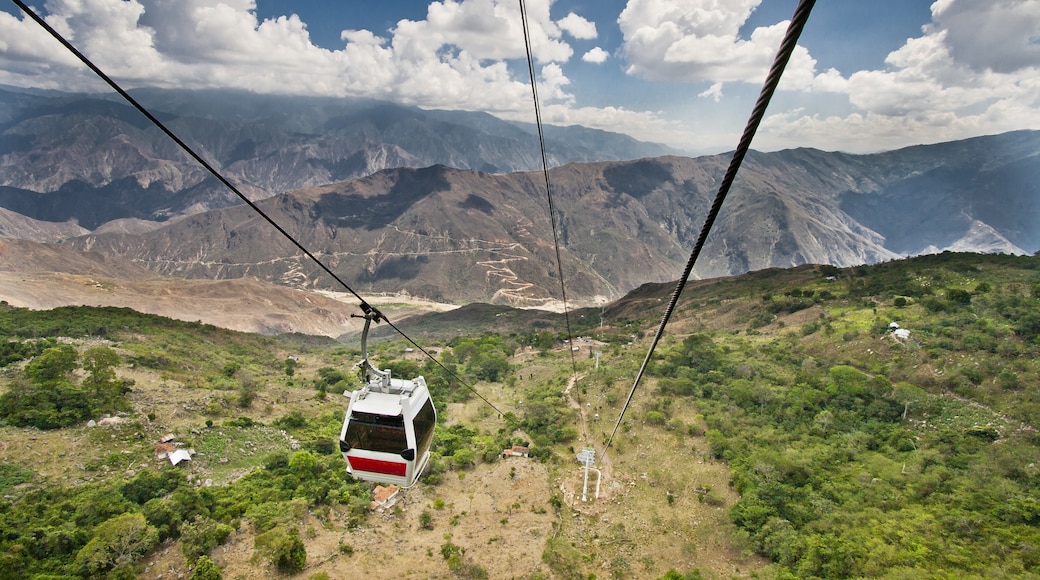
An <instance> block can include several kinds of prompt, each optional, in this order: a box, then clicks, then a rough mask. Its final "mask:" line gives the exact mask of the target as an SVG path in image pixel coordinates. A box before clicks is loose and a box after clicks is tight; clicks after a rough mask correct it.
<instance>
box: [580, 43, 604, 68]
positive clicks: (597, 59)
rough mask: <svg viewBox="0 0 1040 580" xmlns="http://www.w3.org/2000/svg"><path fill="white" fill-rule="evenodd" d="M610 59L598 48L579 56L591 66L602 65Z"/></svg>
mask: <svg viewBox="0 0 1040 580" xmlns="http://www.w3.org/2000/svg"><path fill="white" fill-rule="evenodd" d="M608 58H610V53H609V52H607V51H605V50H603V49H602V48H600V47H598V46H597V47H595V48H593V49H591V50H589V51H588V52H586V53H585V54H583V55H582V56H581V60H583V61H585V62H591V63H592V64H603V63H605V62H607V59H608Z"/></svg>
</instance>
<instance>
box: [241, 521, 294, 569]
mask: <svg viewBox="0 0 1040 580" xmlns="http://www.w3.org/2000/svg"><path fill="white" fill-rule="evenodd" d="M253 547H254V548H256V552H257V554H256V556H255V557H259V556H262V557H264V558H267V560H268V561H269V562H270V563H271V564H273V565H274V566H275V567H276V568H278V569H279V570H281V571H282V572H286V573H288V574H292V573H294V572H299V571H300V570H302V569H303V566H304V564H306V563H307V548H306V547H305V546H304V545H303V540H301V539H300V536H299V535H298V533H297V532H296V530H291V531H290V530H286V529H285V528H284V527H281V526H278V527H276V528H274V529H272V530H270V531H268V532H264V533H262V534H260V535H259V536H257V537H256V540H255V541H254V542H253Z"/></svg>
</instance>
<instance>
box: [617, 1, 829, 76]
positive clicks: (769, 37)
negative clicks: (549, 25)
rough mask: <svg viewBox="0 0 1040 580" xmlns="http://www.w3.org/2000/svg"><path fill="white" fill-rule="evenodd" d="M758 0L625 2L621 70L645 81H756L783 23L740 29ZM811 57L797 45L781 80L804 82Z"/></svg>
mask: <svg viewBox="0 0 1040 580" xmlns="http://www.w3.org/2000/svg"><path fill="white" fill-rule="evenodd" d="M760 2H761V0H732V1H728V2H718V1H717V0H629V2H628V5H627V6H626V7H625V9H624V11H622V13H621V16H620V17H618V24H619V25H620V27H621V32H622V34H623V35H624V42H623V44H622V48H621V50H622V53H623V54H624V56H625V59H626V61H627V63H628V66H627V68H626V72H627V73H628V74H630V75H634V76H638V77H640V78H645V79H649V80H670V81H675V80H678V81H686V82H698V81H710V82H713V83H718V82H747V83H758V84H761V83H762V81H763V80H764V79H765V77H766V74H767V73H768V72H769V67H770V65H771V64H772V61H773V58H774V57H775V56H776V52H777V49H778V48H779V46H780V41H781V40H782V39H783V36H784V33H785V32H786V30H787V26H788V23H787V22H780V23H777V24H774V25H771V26H765V27H759V28H756V29H755V30H753V31H752V32H751V34H750V36H749V37H748V38H742V37H741V36H740V28H741V26H743V24H744V23H745V22H747V20H748V18H749V17H750V16H751V13H752V11H754V9H755V8H756V7H757V6H758V5H759V3H760ZM815 66H816V62H815V60H814V59H813V58H812V57H811V56H809V52H808V51H807V50H805V49H804V48H802V47H800V46H799V47H797V48H796V50H795V54H794V55H793V56H792V58H791V61H790V63H789V64H788V68H787V71H786V72H785V79H784V80H785V83H787V84H788V85H795V86H807V85H809V84H810V83H811V81H812V78H813V72H814V68H815Z"/></svg>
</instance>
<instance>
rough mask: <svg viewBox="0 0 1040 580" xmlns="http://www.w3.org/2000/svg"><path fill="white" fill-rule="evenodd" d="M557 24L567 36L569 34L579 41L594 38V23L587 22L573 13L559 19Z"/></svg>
mask: <svg viewBox="0 0 1040 580" xmlns="http://www.w3.org/2000/svg"><path fill="white" fill-rule="evenodd" d="M557 24H558V25H559V26H560V28H561V29H563V30H564V31H565V32H566V33H567V34H570V35H571V36H573V37H574V38H578V39H581V40H592V39H593V38H596V23H595V22H589V21H588V20H586V19H584V18H582V17H581V16H578V15H577V14H575V13H573V12H571V13H570V14H568V15H567V16H564V17H563V18H561V19H560V20H559V21H558V22H557Z"/></svg>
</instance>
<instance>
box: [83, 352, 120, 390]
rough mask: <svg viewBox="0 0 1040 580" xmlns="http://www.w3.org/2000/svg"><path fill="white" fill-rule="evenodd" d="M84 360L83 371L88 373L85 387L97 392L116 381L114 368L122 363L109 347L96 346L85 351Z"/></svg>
mask: <svg viewBox="0 0 1040 580" xmlns="http://www.w3.org/2000/svg"><path fill="white" fill-rule="evenodd" d="M82 359H83V370H85V371H87V377H86V378H85V379H83V384H84V386H88V387H92V388H93V389H95V390H97V389H100V388H102V387H104V386H106V385H109V384H111V383H112V382H113V381H115V379H116V372H115V370H114V368H115V367H116V366H118V365H119V363H120V362H121V361H120V359H119V354H118V353H116V351H114V350H112V349H110V348H108V347H107V346H95V347H92V348H88V349H87V350H85V351H84V352H83V357H82Z"/></svg>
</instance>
